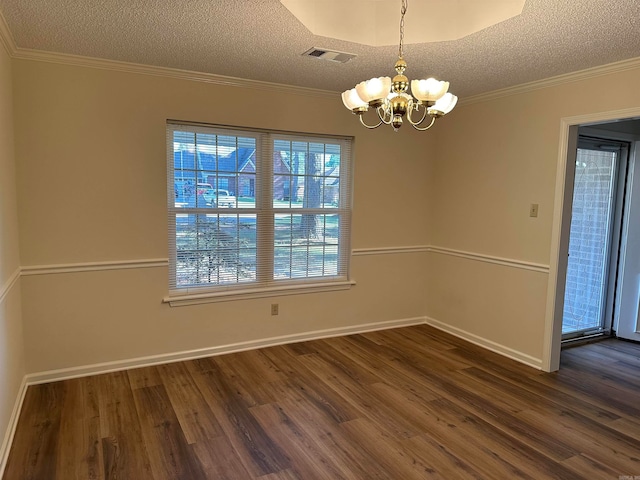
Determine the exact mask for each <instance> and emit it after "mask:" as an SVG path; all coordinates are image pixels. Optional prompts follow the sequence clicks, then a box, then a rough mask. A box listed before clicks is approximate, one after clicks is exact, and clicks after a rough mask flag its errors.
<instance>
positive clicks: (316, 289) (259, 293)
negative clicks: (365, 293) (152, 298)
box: [162, 280, 356, 307]
mask: <svg viewBox="0 0 640 480" xmlns="http://www.w3.org/2000/svg"><path fill="white" fill-rule="evenodd" d="M355 284H356V282H355V280H345V281H339V282H323V283H307V284H303V285H300V284H298V285H279V286H275V287H260V288H251V289H237V290H225V291H219V292H206V293H191V294H186V295H179V294H175V295H169V296H167V297H165V298H163V299H162V302H163V303H168V304H169V305H170V306H172V307H183V306H188V305H200V304H203V303H214V302H228V301H232V300H248V299H252V298H265V297H278V296H282V295H300V294H305V293H321V292H335V291H339V290H349V289H350V288H351V287H352V286H354V285H355Z"/></svg>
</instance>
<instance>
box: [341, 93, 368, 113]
mask: <svg viewBox="0 0 640 480" xmlns="http://www.w3.org/2000/svg"><path fill="white" fill-rule="evenodd" d="M342 102H343V103H344V106H345V107H347V108H348V109H349V110H358V109H361V108H362V109H365V110H366V109H367V108H368V107H369V104H368V103H367V102H364V101H363V100H362V99H361V98H360V97H359V96H358V92H356V89H355V88H352V89H351V90H347V91H346V92H343V93H342Z"/></svg>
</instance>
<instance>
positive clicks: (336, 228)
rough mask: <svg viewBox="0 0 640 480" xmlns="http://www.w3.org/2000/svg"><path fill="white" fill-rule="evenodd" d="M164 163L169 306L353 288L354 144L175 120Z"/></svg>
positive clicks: (169, 128) (168, 134) (170, 131)
mask: <svg viewBox="0 0 640 480" xmlns="http://www.w3.org/2000/svg"><path fill="white" fill-rule="evenodd" d="M167 156H168V162H167V165H168V176H167V177H168V194H169V195H168V197H169V198H168V213H169V250H170V261H169V265H170V282H169V283H170V296H169V301H171V299H172V298H177V297H182V296H198V297H205V298H209V297H211V298H215V297H218V296H228V295H240V294H244V295H254V296H255V295H258V296H260V294H269V292H272V291H277V292H278V293H283V292H285V293H286V291H287V290H292V291H293V290H296V289H300V288H303V289H304V288H311V289H314V288H319V289H322V288H327V287H331V286H333V287H337V286H343V287H345V286H348V285H349V284H350V282H349V278H348V267H349V252H350V247H349V235H350V223H351V158H350V156H351V140H350V139H348V138H342V137H339V138H335V137H331V138H330V137H324V136H304V135H294V134H286V133H280V132H269V131H250V130H240V129H230V128H228V127H220V128H218V127H213V126H212V127H207V126H200V125H188V124H177V123H169V124H168V127H167ZM345 288H346V287H345ZM330 289H332V288H330Z"/></svg>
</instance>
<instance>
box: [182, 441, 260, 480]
mask: <svg viewBox="0 0 640 480" xmlns="http://www.w3.org/2000/svg"><path fill="white" fill-rule="evenodd" d="M189 448H191V450H192V451H193V452H194V454H195V455H196V457H197V458H198V460H199V461H200V464H201V465H202V468H203V469H204V471H205V473H206V476H207V478H208V479H218V478H219V479H225V480H246V479H250V478H253V476H252V475H251V474H250V473H249V472H248V471H247V469H246V468H245V467H244V464H243V463H242V461H241V460H240V456H239V454H238V452H236V451H235V450H234V448H233V446H232V445H231V443H230V442H229V440H228V438H227V437H226V436H224V435H223V436H220V437H215V438H210V439H202V440H199V441H198V442H197V443H194V444H192V445H189ZM260 478H262V477H260Z"/></svg>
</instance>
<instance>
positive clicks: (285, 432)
mask: <svg viewBox="0 0 640 480" xmlns="http://www.w3.org/2000/svg"><path fill="white" fill-rule="evenodd" d="M251 414H252V415H253V416H254V417H255V418H256V419H257V420H258V421H259V422H260V424H261V425H262V426H263V428H264V429H265V430H267V431H269V434H270V436H271V437H272V438H273V439H274V441H276V442H278V444H279V445H281V446H282V449H283V451H284V452H286V455H287V456H288V457H289V458H290V459H291V464H292V466H293V467H294V468H295V469H296V470H298V471H305V472H308V473H307V475H308V477H306V478H308V479H309V480H314V479H315V480H323V479H325V478H331V479H336V480H357V478H356V477H355V476H354V475H352V474H351V472H350V471H349V469H348V468H347V465H344V464H341V463H340V461H339V458H338V457H336V456H329V455H326V453H325V452H324V451H323V450H322V449H321V448H319V447H318V445H317V443H316V442H315V440H314V439H313V438H312V437H310V436H309V435H307V434H306V432H305V431H304V430H302V428H300V426H299V425H298V424H297V423H296V422H295V421H294V420H293V419H292V418H291V417H290V416H289V415H287V412H285V410H284V409H283V408H282V407H281V406H280V405H277V404H269V405H259V406H256V407H252V408H251Z"/></svg>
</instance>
